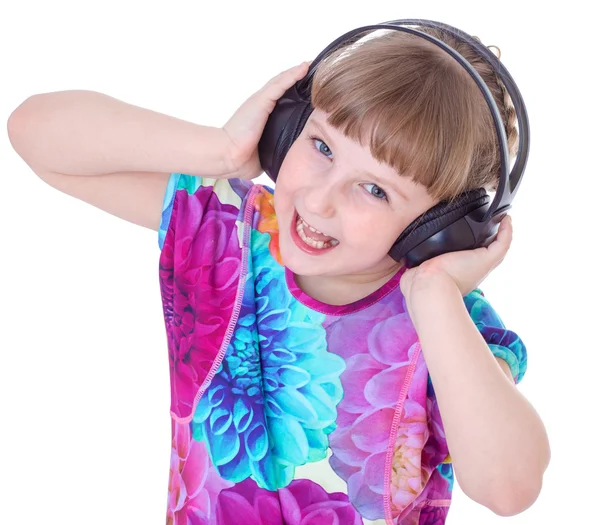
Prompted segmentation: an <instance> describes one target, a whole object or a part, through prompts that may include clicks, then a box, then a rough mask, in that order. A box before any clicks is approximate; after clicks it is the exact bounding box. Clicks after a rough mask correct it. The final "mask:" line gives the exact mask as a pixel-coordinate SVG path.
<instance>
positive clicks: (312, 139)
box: [309, 136, 333, 158]
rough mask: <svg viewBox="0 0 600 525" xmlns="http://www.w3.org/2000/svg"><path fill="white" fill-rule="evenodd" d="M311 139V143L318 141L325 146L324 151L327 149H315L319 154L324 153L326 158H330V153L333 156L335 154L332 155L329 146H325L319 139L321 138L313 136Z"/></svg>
mask: <svg viewBox="0 0 600 525" xmlns="http://www.w3.org/2000/svg"><path fill="white" fill-rule="evenodd" d="M309 139H310V140H311V141H313V142H314V141H315V140H316V141H317V142H320V143H321V144H323V146H325V148H324V149H325V150H326V151H324V150H323V149H321V148H320V147H318V146H317V147H316V148H315V149H316V150H317V151H318V152H319V153H322V154H324V155H325V156H326V157H327V156H328V153H331V154H333V153H332V151H331V150H330V149H329V146H328V145H327V144H325V143H324V142H323V141H322V140H321V139H319V138H317V137H314V136H311V137H309ZM328 158H331V157H328Z"/></svg>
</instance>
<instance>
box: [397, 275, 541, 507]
mask: <svg viewBox="0 0 600 525" xmlns="http://www.w3.org/2000/svg"><path fill="white" fill-rule="evenodd" d="M424 277H425V276H424V275H423V276H422V277H421V278H420V279H417V280H415V281H414V282H413V283H412V286H411V294H410V300H408V299H407V305H408V308H409V313H410V316H411V319H412V320H413V323H414V325H415V328H416V329H417V333H418V335H419V339H420V342H421V347H422V351H423V356H424V358H425V361H426V363H427V367H428V369H429V372H430V375H431V380H432V383H433V386H434V390H435V394H436V398H437V401H438V404H439V407H440V413H441V416H442V421H443V425H444V430H445V433H446V439H447V443H448V448H449V451H450V455H451V457H452V462H453V466H454V469H455V473H456V477H457V479H458V481H459V483H460V486H461V488H462V489H463V491H464V492H465V493H466V494H467V495H468V496H469V497H470V498H472V499H473V500H475V501H477V502H478V503H481V504H482V505H485V506H487V507H489V508H490V509H492V510H493V511H494V512H495V513H497V514H500V515H513V514H517V513H519V512H522V511H523V510H525V509H526V508H528V507H529V506H530V505H531V504H533V502H534V501H535V500H536V498H537V496H538V494H539V492H540V490H541V486H542V476H543V473H544V471H545V469H546V467H547V465H548V462H549V458H550V449H549V444H548V438H547V435H546V431H545V428H544V425H543V423H542V421H541V420H540V417H539V416H538V414H537V413H536V411H535V410H534V408H533V407H532V406H531V404H530V403H529V402H528V401H527V399H525V397H524V396H523V395H522V394H521V393H520V392H519V391H518V390H517V388H516V387H515V385H514V382H513V379H512V374H511V372H510V368H509V367H508V365H507V363H506V362H505V361H503V360H501V359H497V358H495V357H494V356H493V355H492V353H491V352H490V351H489V348H488V346H487V344H486V342H485V340H484V339H483V337H482V336H481V334H480V332H479V330H478V329H477V327H476V326H475V324H474V323H473V321H472V320H471V318H470V316H469V313H468V311H467V309H466V307H465V304H464V301H463V298H462V294H461V291H460V290H459V288H458V286H457V285H456V283H455V282H454V281H453V280H452V279H451V278H449V277H448V276H447V275H445V274H443V273H441V272H440V273H438V272H430V273H429V274H427V277H426V278H424ZM499 363H501V364H500V366H499Z"/></svg>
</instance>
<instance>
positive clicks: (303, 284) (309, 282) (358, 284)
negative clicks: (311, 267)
mask: <svg viewBox="0 0 600 525" xmlns="http://www.w3.org/2000/svg"><path fill="white" fill-rule="evenodd" d="M401 267H402V264H395V265H394V266H392V268H390V269H387V270H386V271H383V272H377V273H372V274H357V275H343V276H342V275H341V276H329V275H296V274H294V279H295V281H296V285H297V286H298V288H300V289H301V290H302V291H303V292H304V293H305V294H307V295H309V296H310V297H312V298H313V299H316V300H317V301H320V302H322V303H325V304H330V305H333V306H342V305H346V304H350V303H354V302H356V301H359V300H360V299H363V298H365V297H367V296H369V295H370V294H372V293H373V292H374V291H376V290H378V289H379V288H381V287H382V286H383V285H384V284H385V283H387V282H388V281H389V280H390V279H391V278H392V277H393V276H394V275H395V274H396V272H398V270H400V268H401Z"/></svg>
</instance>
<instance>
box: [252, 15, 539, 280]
mask: <svg viewBox="0 0 600 525" xmlns="http://www.w3.org/2000/svg"><path fill="white" fill-rule="evenodd" d="M403 26H422V27H431V28H437V29H440V30H442V31H444V32H447V33H450V34H451V35H452V36H454V37H455V38H457V39H459V40H461V41H463V42H465V43H467V44H469V45H470V46H471V47H473V49H474V50H475V51H477V53H478V54H479V55H480V56H481V58H482V59H483V60H485V61H486V62H487V63H488V64H489V65H490V66H491V67H492V68H493V69H494V71H495V72H496V74H497V75H498V77H499V78H500V80H501V81H502V82H503V84H504V85H505V86H506V89H507V91H508V93H509V95H510V97H511V99H512V102H513V104H514V107H515V111H516V114H517V121H518V126H519V150H518V153H517V158H516V161H515V164H514V167H513V169H512V171H511V173H510V175H508V169H509V158H508V143H507V139H506V131H505V129H504V124H503V123H502V117H501V116H500V113H499V111H498V107H497V106H496V103H495V101H494V97H493V95H492V94H491V92H490V90H489V89H488V87H487V85H486V84H485V82H484V81H483V79H482V78H481V76H480V75H479V73H477V71H476V70H475V69H474V68H473V67H472V66H471V64H470V63H469V62H468V61H467V60H466V59H465V58H464V57H463V56H462V55H461V54H460V53H458V52H457V51H456V50H454V49H453V48H451V47H450V46H448V45H446V44H445V43H444V42H441V41H440V40H438V39H437V38H434V37H432V36H431V35H429V34H427V33H424V32H422V31H418V30H416V29H413V28H409V27H403ZM376 29H394V30H397V31H404V32H406V33H412V34H414V35H418V36H420V37H422V38H425V39H426V40H429V41H430V42H432V43H433V44H436V45H437V46H439V47H441V48H442V49H444V50H445V51H446V52H448V53H449V54H450V55H452V56H453V57H454V58H455V59H456V60H457V61H458V62H459V64H461V65H462V66H463V67H464V68H465V69H466V70H467V72H468V73H469V74H470V75H471V77H472V78H473V80H475V82H476V83H477V85H478V87H479V89H480V90H481V92H482V93H483V96H484V97H485V100H486V102H487V104H488V106H489V108H490V111H491V112H492V116H493V119H494V127H495V129H496V134H497V136H498V143H499V145H500V181H499V183H498V189H497V191H496V195H495V197H494V200H493V201H492V203H491V204H489V201H490V196H489V195H488V194H487V191H486V190H485V188H478V189H475V190H471V191H468V192H465V193H463V194H461V195H459V197H457V198H456V199H454V200H452V201H442V202H440V203H438V204H437V205H436V206H434V207H433V208H431V209H429V210H428V211H427V212H426V213H425V214H424V215H421V216H420V217H419V218H417V219H416V220H415V221H413V222H412V223H411V224H410V225H409V226H408V227H407V228H406V229H405V230H404V231H403V232H402V234H401V235H400V237H398V239H397V240H396V242H395V243H394V245H393V246H392V248H391V249H390V251H389V252H388V253H389V255H390V256H391V257H392V258H393V259H394V260H395V261H397V262H399V261H400V260H401V259H402V258H403V257H404V258H405V264H406V266H407V267H409V268H412V267H414V266H417V265H419V264H421V263H422V262H424V261H426V260H427V259H431V258H432V257H436V256H437V255H441V254H442V253H446V252H454V251H458V250H469V249H473V248H478V247H480V246H488V245H489V244H490V243H491V242H492V241H493V240H494V237H495V236H496V233H497V232H498V225H499V223H500V221H501V220H502V218H503V217H504V216H505V215H506V213H507V211H508V210H509V209H510V207H511V205H510V204H511V202H512V200H513V198H514V196H515V194H516V192H517V189H518V187H519V184H520V183H521V178H522V176H523V171H524V170H525V165H526V164H527V156H528V153H529V120H528V118H527V111H526V109H525V104H524V102H523V99H522V97H521V93H520V92H519V89H518V88H517V86H516V84H515V82H514V80H513V79H512V77H511V76H510V74H509V73H508V71H507V70H506V68H505V67H504V66H503V65H502V64H501V63H500V60H499V59H498V58H497V57H496V55H494V53H492V52H491V51H490V50H489V49H488V48H487V47H486V46H484V45H483V44H481V43H480V42H479V41H477V40H476V39H475V38H473V37H471V36H470V35H468V34H467V33H464V32H463V31H461V30H459V29H456V28H454V27H452V26H449V25H447V24H443V23H441V22H433V21H431V20H421V19H406V20H392V21H389V22H383V23H381V24H374V25H368V26H363V27H359V28H357V29H354V30H352V31H349V32H348V33H345V34H344V35H342V36H341V37H339V38H338V39H337V40H335V41H333V42H332V43H331V44H330V45H329V46H328V47H327V48H326V49H325V50H324V51H322V52H321V53H320V54H319V56H318V57H317V58H316V59H315V60H314V61H313V62H312V63H311V65H310V68H309V70H308V73H307V74H306V76H305V77H304V78H303V79H301V80H299V81H298V82H296V83H295V84H294V85H293V86H292V87H291V88H289V89H288V90H287V91H286V92H285V93H284V95H283V96H282V97H281V98H280V99H279V100H278V101H277V104H276V106H275V108H274V109H273V111H272V112H271V114H270V116H269V119H268V120H267V123H266V125H265V128H264V130H263V134H262V137H261V139H260V141H259V143H258V154H259V158H260V163H261V166H262V168H263V170H264V171H265V172H266V173H267V175H268V176H269V177H270V178H271V179H272V180H273V181H274V182H275V181H276V179H277V174H278V173H279V168H280V167H281V164H282V163H283V159H284V158H285V156H286V154H287V152H288V150H289V149H290V147H291V146H292V144H293V143H294V141H295V140H296V138H298V136H299V135H300V133H301V131H302V129H303V128H304V125H305V124H306V121H307V120H308V117H309V116H310V114H311V113H312V111H313V107H312V105H311V103H310V92H311V91H310V90H311V85H312V78H313V76H314V73H315V70H316V68H317V66H318V64H319V63H320V62H321V61H322V60H323V58H325V57H326V56H327V55H328V54H329V53H330V52H333V51H335V50H336V49H337V48H339V47H340V46H342V45H347V44H352V43H354V42H356V41H357V40H359V39H360V38H361V37H362V36H364V33H366V32H369V31H371V30H376Z"/></svg>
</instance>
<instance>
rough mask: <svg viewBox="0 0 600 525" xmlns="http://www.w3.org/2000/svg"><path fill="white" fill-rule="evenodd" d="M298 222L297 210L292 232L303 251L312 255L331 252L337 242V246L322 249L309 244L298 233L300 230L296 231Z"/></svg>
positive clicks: (295, 241)
mask: <svg viewBox="0 0 600 525" xmlns="http://www.w3.org/2000/svg"><path fill="white" fill-rule="evenodd" d="M296 224H298V213H296V212H295V213H294V219H293V220H292V225H291V228H290V234H291V236H292V239H293V240H294V243H296V246H298V248H300V249H301V250H302V251H303V252H306V253H308V254H310V255H323V254H324V253H327V252H330V251H331V250H333V249H334V248H335V247H336V246H338V245H337V244H336V245H335V246H330V247H329V248H321V249H319V248H313V247H312V246H309V245H308V244H306V243H305V242H304V241H303V240H302V239H301V238H300V235H298V232H297V231H296Z"/></svg>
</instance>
